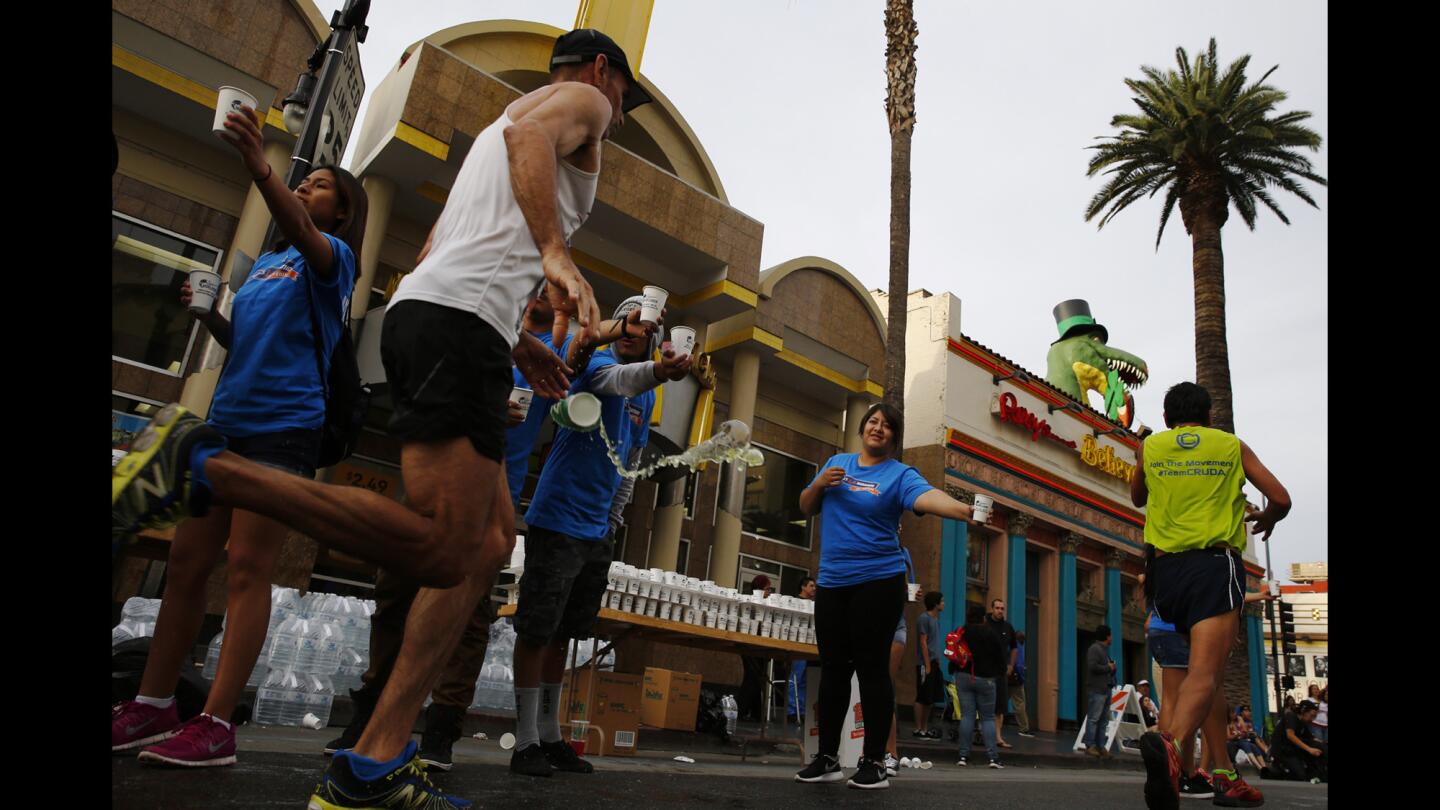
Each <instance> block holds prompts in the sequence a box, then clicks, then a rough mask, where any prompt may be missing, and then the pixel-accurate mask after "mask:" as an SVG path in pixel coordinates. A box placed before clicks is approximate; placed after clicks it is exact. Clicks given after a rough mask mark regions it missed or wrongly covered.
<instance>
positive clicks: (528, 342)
mask: <svg viewBox="0 0 1440 810" xmlns="http://www.w3.org/2000/svg"><path fill="white" fill-rule="evenodd" d="M510 356H511V357H512V358H513V359H514V360H515V366H516V368H519V369H520V373H521V374H522V375H523V376H524V377H525V379H526V381H528V382H529V383H530V388H531V390H533V391H534V392H535V393H536V394H537V395H539V396H542V397H545V398H546V399H564V398H565V395H566V394H568V393H569V392H570V379H569V378H568V377H566V376H565V375H566V374H568V373H569V372H570V369H569V368H567V367H566V366H565V364H564V363H563V362H561V361H560V356H559V355H557V354H556V353H555V352H553V351H551V350H550V347H549V346H546V345H545V344H544V343H541V342H540V340H539V339H538V338H536V337H535V336H534V335H532V334H530V333H529V332H526V331H524V330H521V332H520V338H519V340H517V341H516V342H515V348H514V349H513V350H512V351H511V352H510Z"/></svg>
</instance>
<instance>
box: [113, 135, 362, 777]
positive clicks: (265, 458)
mask: <svg viewBox="0 0 1440 810" xmlns="http://www.w3.org/2000/svg"><path fill="white" fill-rule="evenodd" d="M244 109H245V112H244V114H243V115H242V114H240V113H231V114H230V115H229V117H228V119H227V123H226V124H225V126H226V129H227V130H228V132H229V137H227V138H225V140H226V141H227V142H228V143H230V144H231V145H232V146H233V147H235V149H236V151H238V152H239V153H240V156H241V160H242V162H243V163H244V164H245V168H246V170H247V171H249V172H250V175H251V177H252V178H254V180H255V184H256V186H257V188H258V189H259V190H260V194H261V196H262V197H263V198H264V200H265V204H266V206H267V207H269V209H270V214H271V216H273V217H274V218H275V224H276V226H277V227H278V228H279V231H280V238H279V240H278V241H277V243H276V244H275V245H274V246H273V247H272V249H271V250H270V251H269V252H267V253H264V254H263V255H261V256H260V258H259V259H257V260H256V261H255V265H254V267H253V268H251V270H250V271H249V276H248V277H247V278H246V280H245V283H244V286H242V287H241V288H240V291H239V292H238V293H236V295H235V301H234V306H233V308H232V310H231V313H230V317H229V318H228V319H227V318H226V317H225V316H224V315H223V314H221V313H220V312H219V311H218V310H217V309H215V308H212V309H211V310H210V311H209V312H207V313H205V314H203V315H199V316H197V317H198V318H199V320H200V321H201V323H204V324H205V326H206V328H207V329H208V330H209V331H210V334H211V335H212V336H213V337H214V338H215V339H216V341H218V342H219V343H220V345H221V346H224V347H225V348H226V349H227V350H228V352H229V355H228V357H227V358H226V363H225V367H224V370H223V371H222V372H221V374H220V381H219V383H218V384H217V386H216V388H215V396H214V399H213V400H212V402H211V405H210V415H209V420H208V421H209V423H210V425H211V426H212V427H213V428H215V429H216V430H217V431H219V432H220V433H221V434H222V435H223V436H224V437H225V440H226V444H227V449H229V450H231V451H232V452H235V453H238V454H239V455H241V456H243V457H245V458H247V459H250V460H252V461H255V462H258V463H260V464H264V465H267V466H270V467H275V468H277V469H281V470H285V471H287V472H291V473H294V474H295V475H301V476H306V477H314V475H315V465H316V462H317V461H318V459H319V453H320V428H321V426H322V425H324V423H325V399H324V393H323V389H322V380H321V376H320V375H321V373H322V372H321V370H320V368H319V367H318V366H317V362H318V361H317V358H316V343H317V341H318V342H319V343H320V344H321V352H320V355H321V357H322V358H323V361H324V363H325V366H326V368H325V371H324V373H328V372H329V362H330V353H331V351H332V350H333V349H334V347H335V344H336V342H337V341H338V340H339V339H340V330H341V329H343V328H344V323H345V321H346V317H347V311H348V309H349V306H350V295H351V292H352V290H353V289H354V287H355V277H356V262H357V260H358V259H357V257H358V256H359V255H360V241H361V237H362V236H363V235H364V233H365V217H366V211H367V209H368V204H367V199H366V196H365V191H364V189H362V188H361V186H360V183H359V181H358V180H356V179H355V177H354V176H353V175H351V174H350V173H349V172H347V171H345V170H343V169H340V168H337V167H334V166H322V167H320V168H317V169H315V170H314V171H312V172H310V174H309V176H307V177H306V178H305V179H304V180H302V181H301V182H300V185H299V186H298V187H297V188H296V189H295V190H294V191H293V192H292V191H291V190H290V189H289V188H287V187H286V186H285V183H284V181H283V180H282V179H281V178H280V176H279V175H278V174H276V173H275V171H274V169H272V168H271V167H270V165H269V164H267V163H266V161H265V157H264V154H263V151H262V149H263V147H262V145H261V139H260V131H259V128H258V127H259V125H258V124H257V123H255V122H256V120H257V119H258V117H259V116H258V114H256V113H255V111H254V110H251V109H249V108H244ZM248 116H253V117H248ZM247 117H248V118H247ZM190 299H191V290H190V284H189V282H188V281H187V282H186V283H185V284H184V285H183V286H182V287H181V297H180V301H181V303H182V304H184V305H185V306H187V307H188V306H189V304H190ZM312 310H313V312H314V316H315V317H314V319H312ZM315 320H318V322H319V325H320V334H319V335H316V334H315V330H314V328H313V326H312V324H313V323H314V321H315ZM288 533H289V530H288V529H287V528H286V527H285V526H284V525H282V524H280V523H277V522H275V521H273V520H270V519H269V518H266V517H262V516H260V515H257V514H254V513H252V512H248V511H246V510H244V509H232V508H231V507H228V506H213V507H211V509H210V510H209V512H208V513H207V514H205V516H204V517H196V518H192V519H191V520H188V521H185V522H184V523H182V524H180V526H179V527H177V528H176V530H175V539H174V541H173V542H172V544H171V546H170V555H169V560H168V562H169V564H168V566H167V568H166V571H165V577H166V585H165V596H164V601H163V602H162V603H161V607H160V615H159V618H158V619H157V621H156V624H155V638H154V640H153V641H152V642H151V646H150V656H149V659H148V660H147V661H146V665H145V675H144V677H143V679H142V681H141V684H140V692H139V695H138V696H137V698H136V700H135V701H132V702H130V703H127V704H121V705H119V706H117V707H115V709H114V711H112V713H111V733H110V747H111V751H112V752H114V751H129V750H132V749H135V748H142V746H148V747H143V748H142V750H141V751H140V754H139V759H140V761H141V762H150V763H157V764H170V765H184V766H190V767H195V766H215V765H229V764H232V763H234V762H235V730H234V728H233V727H232V726H231V724H230V722H229V720H230V716H231V713H232V712H233V711H234V709H235V703H236V701H237V700H238V699H239V697H240V693H241V691H242V690H243V689H244V687H245V681H246V680H247V679H248V678H249V676H250V670H251V669H253V668H254V666H255V660H256V658H257V656H258V655H259V654H260V647H261V644H262V643H263V641H264V639H265V631H266V628H267V627H268V625H269V619H270V581H271V575H272V574H273V573H274V570H275V562H276V560H277V559H278V557H279V554H280V546H281V543H282V542H283V541H284V539H285V536H286V535H287V534H288ZM227 543H228V544H229V553H228V556H227V559H226V589H227V596H226V603H225V608H226V624H225V644H224V646H223V647H222V648H221V650H220V663H219V669H218V670H217V673H216V675H215V682H214V685H213V686H211V688H210V694H209V697H208V699H207V700H206V703H205V712H204V713H203V714H200V715H197V716H196V717H195V718H193V719H191V720H188V721H186V722H185V723H183V724H182V723H180V722H179V720H178V718H177V716H176V709H175V703H174V693H175V685H176V681H177V680H178V678H179V674H180V666H181V663H182V661H183V660H184V658H185V655H186V653H188V652H189V650H190V647H191V646H192V645H193V644H194V643H195V637H196V635H197V634H198V633H199V632H200V623H201V620H203V619H204V617H205V583H206V581H207V580H208V579H209V577H210V571H211V569H212V568H214V566H215V563H216V562H218V561H219V559H220V555H221V553H222V552H224V551H225V550H226V544H227Z"/></svg>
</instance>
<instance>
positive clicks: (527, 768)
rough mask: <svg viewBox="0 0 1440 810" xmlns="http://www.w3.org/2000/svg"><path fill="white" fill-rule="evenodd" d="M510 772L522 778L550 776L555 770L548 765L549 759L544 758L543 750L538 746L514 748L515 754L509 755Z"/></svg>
mask: <svg viewBox="0 0 1440 810" xmlns="http://www.w3.org/2000/svg"><path fill="white" fill-rule="evenodd" d="M510 772H511V773H518V774H520V775H522V776H550V775H551V774H553V773H555V769H554V768H553V767H551V765H550V758H549V757H547V756H545V749H543V748H541V747H540V746H539V745H527V746H525V747H524V748H516V749H515V753H513V754H511V755H510Z"/></svg>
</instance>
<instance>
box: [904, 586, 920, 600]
mask: <svg viewBox="0 0 1440 810" xmlns="http://www.w3.org/2000/svg"><path fill="white" fill-rule="evenodd" d="M905 587H906V588H908V589H909V590H910V596H909V601H911V602H914V601H915V597H917V596H919V595H920V583H918V582H907V583H906V584H905Z"/></svg>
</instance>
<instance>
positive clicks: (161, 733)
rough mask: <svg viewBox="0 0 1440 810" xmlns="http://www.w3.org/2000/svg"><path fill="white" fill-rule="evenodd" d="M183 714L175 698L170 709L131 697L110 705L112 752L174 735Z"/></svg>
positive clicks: (166, 738)
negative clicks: (176, 704)
mask: <svg viewBox="0 0 1440 810" xmlns="http://www.w3.org/2000/svg"><path fill="white" fill-rule="evenodd" d="M179 725H180V715H179V714H178V713H177V712H176V709H175V703H174V701H171V703H170V707H169V708H168V709H157V708H155V707H154V706H151V705H149V704H148V703H140V702H138V701H134V700H128V701H126V702H124V703H116V704H115V705H114V706H112V707H110V753H112V754H115V753H119V752H121V751H130V750H133V749H135V748H139V747H140V746H142V745H150V744H151V743H158V742H161V741H163V740H168V739H170V738H171V737H174V736H175V735H176V734H177V733H178V731H177V727H178V726H179Z"/></svg>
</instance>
